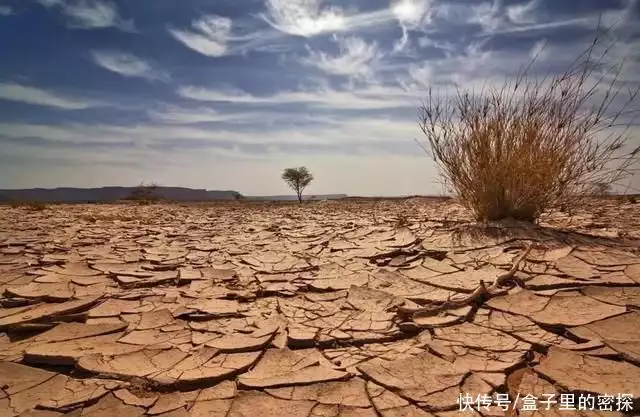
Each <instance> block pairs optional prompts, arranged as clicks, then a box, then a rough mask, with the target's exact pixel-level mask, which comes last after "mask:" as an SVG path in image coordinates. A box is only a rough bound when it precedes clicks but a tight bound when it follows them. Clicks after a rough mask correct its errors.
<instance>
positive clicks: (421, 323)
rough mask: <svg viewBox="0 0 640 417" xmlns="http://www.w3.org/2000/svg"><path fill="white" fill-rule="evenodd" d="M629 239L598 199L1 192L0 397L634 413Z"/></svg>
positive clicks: (229, 410)
mask: <svg viewBox="0 0 640 417" xmlns="http://www.w3.org/2000/svg"><path fill="white" fill-rule="evenodd" d="M639 254H640V204H631V203H624V204H623V203H619V202H615V201H594V202H592V203H591V204H588V205H585V206H584V207H581V208H580V211H579V212H576V213H572V214H571V215H568V214H563V213H555V214H548V215H545V216H543V218H542V219H541V221H540V224H539V225H535V226H532V225H524V224H519V223H516V222H501V223H489V224H476V223H473V222H472V221H471V219H470V217H469V213H468V212H467V211H465V210H464V209H463V208H462V207H461V206H459V205H458V204H456V203H455V202H451V201H442V200H435V199H420V198H414V199H404V200H346V201H324V202H309V203H307V204H303V205H297V204H284V203H278V204H276V203H255V204H254V203H219V204H209V205H197V204H193V205H177V204H157V205H149V206H138V205H127V204H122V205H52V206H50V207H49V208H47V209H46V210H42V211H30V210H27V209H25V208H11V207H0V294H1V295H0V416H2V417H4V416H34V417H35V416H39V417H49V416H62V415H64V416H74V417H77V416H91V417H98V416H108V417H113V416H143V415H146V416H162V417H169V416H171V417H180V416H216V417H218V416H219V417H244V416H247V417H248V416H256V415H258V416H261V417H281V416H287V417H337V416H344V417H347V416H353V417H369V416H370V417H375V416H383V417H408V416H437V417H454V416H457V415H460V416H483V417H487V416H503V415H506V416H547V415H549V416H551V415H553V416H622V415H637V413H638V411H637V410H638V398H639V397H640V257H639ZM466 394H468V395H470V396H471V397H473V398H474V399H478V398H482V399H484V400H483V406H482V407H480V406H477V407H476V406H473V407H472V408H469V409H465V410H461V408H463V407H462V404H461V403H460V398H461V397H465V395H466ZM622 394H627V396H626V397H624V396H623V398H626V399H628V400H629V401H626V400H625V401H626V402H624V404H626V406H625V407H626V408H625V407H622V408H621V407H619V406H620V404H622V403H616V402H615V401H614V399H612V398H611V396H614V397H615V396H617V395H622ZM543 395H547V396H548V397H549V398H556V399H557V398H560V397H563V398H565V402H566V401H570V400H568V398H571V397H572V396H573V401H576V402H577V401H579V400H578V399H579V398H587V399H588V398H589V397H591V398H594V399H597V400H598V406H597V407H596V408H595V409H592V410H588V409H587V408H585V407H582V408H581V407H579V406H578V405H579V404H578V405H576V403H571V404H569V405H572V404H573V408H575V410H560V409H559V408H558V407H557V406H556V405H554V406H551V407H546V408H545V407H542V406H538V407H537V410H535V411H534V410H531V409H527V408H526V407H524V406H523V405H524V400H523V398H524V397H527V396H528V398H532V397H535V398H539V399H541V398H543ZM487 398H488V399H489V403H490V405H489V404H488V403H487ZM499 399H500V401H501V403H499V401H498V400H499ZM519 400H522V401H523V402H522V403H520V402H519ZM601 400H602V401H601ZM610 400H611V401H613V402H611V401H610ZM618 400H619V399H618ZM594 401H595V400H594ZM607 401H609V410H610V411H609V410H607V409H606V408H603V407H600V405H602V404H606V403H607ZM600 402H602V404H600ZM505 404H506V405H505ZM616 404H618V407H616ZM565 405H566V404H565ZM629 407H631V408H629ZM634 407H635V408H634ZM568 408H571V407H568ZM591 408H594V407H591ZM634 409H635V411H634Z"/></svg>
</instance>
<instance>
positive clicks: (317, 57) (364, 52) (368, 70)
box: [303, 36, 383, 79]
mask: <svg viewBox="0 0 640 417" xmlns="http://www.w3.org/2000/svg"><path fill="white" fill-rule="evenodd" d="M336 41H337V43H338V46H339V48H340V54H339V55H337V56H332V55H329V54H327V53H325V52H322V51H312V50H310V51H309V56H308V57H307V58H304V59H303V62H304V63H305V64H307V65H310V66H315V67H317V68H319V69H321V70H322V71H324V72H327V73H329V74H334V75H345V76H349V77H354V78H363V79H371V77H372V76H373V72H374V68H373V67H374V66H375V65H376V64H377V63H378V61H379V60H380V59H381V58H382V56H383V53H382V51H381V50H380V49H379V47H378V44H377V43H375V42H374V43H371V44H368V43H367V42H365V41H364V40H363V39H362V38H358V37H355V36H350V37H347V38H336Z"/></svg>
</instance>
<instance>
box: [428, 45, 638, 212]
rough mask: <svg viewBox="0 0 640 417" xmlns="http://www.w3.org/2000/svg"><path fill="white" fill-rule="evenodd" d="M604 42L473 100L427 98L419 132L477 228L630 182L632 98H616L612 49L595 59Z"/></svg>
mask: <svg viewBox="0 0 640 417" xmlns="http://www.w3.org/2000/svg"><path fill="white" fill-rule="evenodd" d="M601 43H602V42H601V41H600V38H599V37H598V36H596V38H595V40H594V42H593V44H592V45H591V46H590V47H589V48H588V49H587V50H586V51H585V52H584V53H583V54H582V55H580V56H579V57H578V59H577V60H576V61H575V62H574V63H573V64H572V65H571V66H570V67H569V68H568V69H567V70H566V71H565V72H564V73H563V74H560V75H557V76H554V77H551V78H548V79H543V80H539V79H538V78H536V77H534V76H532V75H530V69H531V66H532V64H533V62H534V61H535V58H534V60H533V61H532V62H531V63H530V64H529V66H528V67H527V68H526V69H525V70H524V71H522V72H521V73H520V74H519V75H518V77H517V78H516V80H515V81H511V82H510V81H505V83H504V84H503V85H502V86H500V87H498V88H490V89H488V91H486V92H484V91H483V92H481V93H480V94H477V95H476V94H475V93H473V92H468V91H460V90H458V92H457V94H456V95H454V96H444V97H440V96H437V95H436V94H434V93H433V92H432V91H430V92H429V94H428V97H427V99H426V100H425V102H423V105H422V107H421V109H420V127H421V129H422V131H423V133H424V134H425V136H426V140H427V143H428V145H429V148H430V149H429V150H430V153H431V155H432V157H433V158H434V160H435V161H436V163H437V164H438V166H439V168H440V172H441V174H442V176H443V178H444V181H445V183H446V184H449V185H450V188H452V191H453V192H455V193H456V194H457V195H458V197H459V198H460V201H461V202H462V203H463V204H464V205H465V206H467V207H468V208H470V209H471V210H472V211H473V213H474V215H475V217H476V219H477V220H480V221H484V220H498V219H503V218H515V219H520V220H527V221H533V220H535V219H536V218H538V217H539V215H540V214H541V213H542V212H543V211H545V210H547V209H549V208H551V207H565V208H571V207H575V206H576V205H577V204H579V200H580V199H581V198H583V197H584V196H585V195H588V194H590V193H591V192H592V190H593V186H594V184H606V185H611V184H617V183H618V182H620V181H621V180H623V179H625V178H626V177H628V176H629V175H630V170H629V168H630V167H631V165H632V164H633V163H635V162H637V161H638V157H639V156H640V147H638V148H636V149H634V150H632V151H631V152H628V151H627V153H624V152H625V145H627V144H628V139H629V136H628V128H629V126H630V125H631V123H632V122H630V121H627V122H626V123H625V124H623V123H622V122H621V120H622V119H624V118H626V117H627V116H628V115H629V114H630V111H629V107H630V105H631V104H632V103H634V102H635V99H636V98H637V96H638V90H637V89H636V90H635V91H628V90H622V88H621V83H620V82H619V80H618V76H619V74H620V70H621V64H620V65H617V66H616V67H615V68H613V69H611V68H607V67H606V66H605V61H606V60H605V58H606V55H607V52H608V51H609V48H610V47H611V46H609V47H606V48H604V51H603V52H601V53H598V54H596V51H597V50H598V49H599V48H600V47H601ZM596 55H597V56H596ZM621 126H622V127H623V128H624V129H619V128H620V127H621Z"/></svg>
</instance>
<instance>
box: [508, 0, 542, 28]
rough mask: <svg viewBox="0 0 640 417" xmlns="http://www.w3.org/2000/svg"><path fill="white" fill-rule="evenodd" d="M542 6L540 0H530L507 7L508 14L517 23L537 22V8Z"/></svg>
mask: <svg viewBox="0 0 640 417" xmlns="http://www.w3.org/2000/svg"><path fill="white" fill-rule="evenodd" d="M539 6H540V0H530V1H529V2H528V3H523V4H516V5H513V6H509V7H507V16H508V17H509V20H511V21H512V22H513V23H515V24H534V23H537V20H538V19H537V18H538V16H537V14H536V13H535V12H536V9H537V8H538V7H539Z"/></svg>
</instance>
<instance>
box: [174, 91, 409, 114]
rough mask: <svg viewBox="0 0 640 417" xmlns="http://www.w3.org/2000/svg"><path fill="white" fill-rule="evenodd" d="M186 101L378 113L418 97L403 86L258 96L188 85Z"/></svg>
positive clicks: (184, 92)
mask: <svg viewBox="0 0 640 417" xmlns="http://www.w3.org/2000/svg"><path fill="white" fill-rule="evenodd" d="M178 94H179V95H180V96H182V97H185V98H190V99H193V100H199V101H212V102H216V101H217V102H227V103H240V104H291V103H294V104H296V103H297V104H305V105H309V106H311V107H319V108H325V109H342V110H347V109H349V110H375V109H387V108H400V107H412V106H415V104H416V101H415V100H416V99H417V98H418V96H416V95H415V93H411V92H407V91H405V90H403V89H401V88H400V87H385V86H376V85H369V86H367V87H364V88H358V89H350V90H335V89H332V88H329V87H323V88H318V89H315V90H307V91H304V90H303V91H283V92H279V93H277V94H274V95H271V96H256V95H251V94H248V93H245V92H242V91H238V90H221V89H208V88H202V87H194V86H185V87H181V88H179V89H178Z"/></svg>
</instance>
